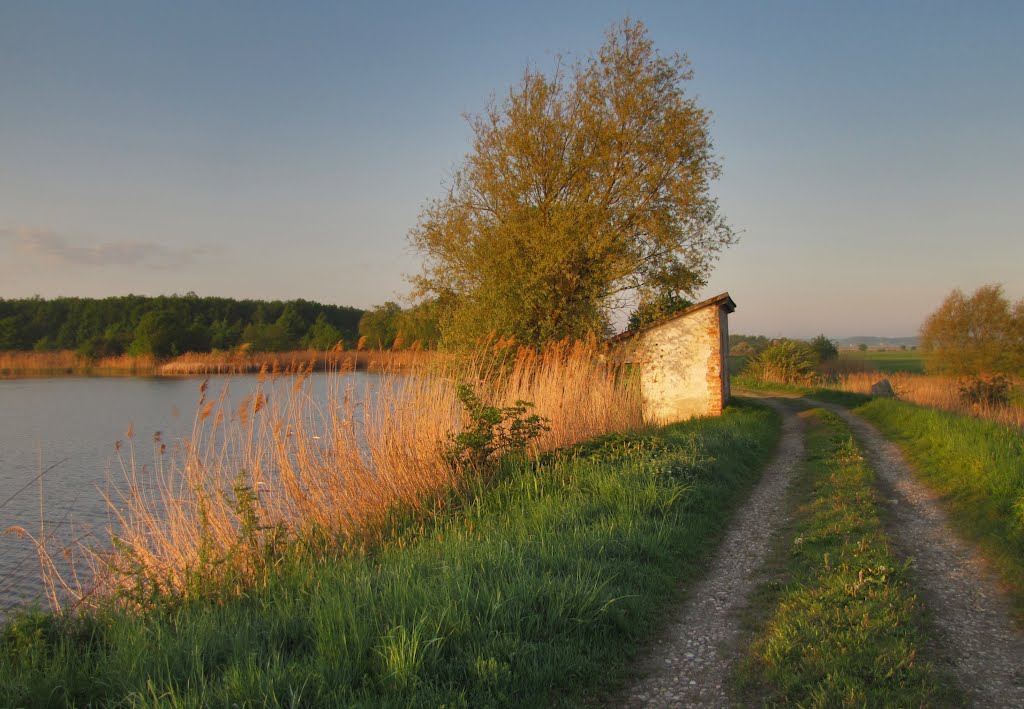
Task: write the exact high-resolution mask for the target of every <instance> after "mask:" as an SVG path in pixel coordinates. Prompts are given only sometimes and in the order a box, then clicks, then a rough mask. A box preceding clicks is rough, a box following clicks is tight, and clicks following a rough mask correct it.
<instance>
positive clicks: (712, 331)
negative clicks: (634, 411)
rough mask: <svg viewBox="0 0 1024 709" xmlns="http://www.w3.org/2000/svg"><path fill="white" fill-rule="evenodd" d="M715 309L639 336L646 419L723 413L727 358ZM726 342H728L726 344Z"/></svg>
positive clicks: (721, 314)
mask: <svg viewBox="0 0 1024 709" xmlns="http://www.w3.org/2000/svg"><path fill="white" fill-rule="evenodd" d="M726 317H727V316H726V314H725V313H724V309H722V308H719V307H717V306H712V307H707V308H702V309H701V310H698V311H696V312H694V313H690V314H689V315H686V316H684V317H681V318H678V319H676V320H672V321H670V322H667V323H665V324H663V325H660V326H658V327H655V328H653V329H651V330H648V331H647V332H642V333H640V334H639V335H638V336H637V339H638V342H637V343H635V345H636V347H637V353H638V355H639V357H638V359H639V363H640V387H641V393H642V396H643V406H644V417H645V418H646V419H647V420H648V421H650V422H652V423H658V424H664V423H670V422H672V421H681V420H684V419H688V418H691V417H693V416H706V415H708V414H719V413H721V410H722V375H723V373H724V372H725V367H726V366H727V362H726V361H725V359H724V357H723V352H724V351H727V350H724V349H723V347H722V338H723V337H726V338H727V337H728V333H727V331H725V332H723V328H722V327H721V323H720V320H724V319H725V318H726ZM726 342H728V340H726Z"/></svg>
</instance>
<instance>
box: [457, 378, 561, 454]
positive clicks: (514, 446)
mask: <svg viewBox="0 0 1024 709" xmlns="http://www.w3.org/2000/svg"><path fill="white" fill-rule="evenodd" d="M457 391H458V395H459V401H461V402H462V406H463V407H464V409H465V415H466V418H467V419H468V422H467V425H466V427H465V429H464V430H463V431H462V433H459V434H458V435H455V436H452V440H451V447H450V449H449V451H448V459H449V460H450V461H451V463H452V464H453V465H455V466H457V467H470V468H473V469H475V470H485V469H487V468H488V467H490V466H491V465H492V464H493V462H494V461H495V460H496V459H497V458H499V457H501V456H502V455H504V454H506V453H523V452H525V451H526V447H527V446H528V445H529V444H530V442H531V441H533V440H534V439H536V438H537V437H538V436H539V435H540V434H542V433H544V432H545V431H549V430H551V427H550V426H548V423H549V422H550V421H549V420H548V419H546V418H543V417H541V416H538V415H537V414H532V415H530V416H527V415H526V410H527V409H528V408H531V407H532V406H533V404H532V403H530V402H529V401H516V403H515V406H506V407H504V408H499V407H497V406H488V405H486V404H484V403H483V402H482V401H480V397H478V396H477V395H476V392H474V391H473V387H471V386H470V385H468V384H460V385H459V386H458V390H457Z"/></svg>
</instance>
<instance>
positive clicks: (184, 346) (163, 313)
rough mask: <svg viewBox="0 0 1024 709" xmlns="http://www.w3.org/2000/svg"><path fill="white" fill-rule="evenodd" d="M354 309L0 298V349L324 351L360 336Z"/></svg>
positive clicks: (189, 299) (195, 299) (188, 298)
mask: <svg viewBox="0 0 1024 709" xmlns="http://www.w3.org/2000/svg"><path fill="white" fill-rule="evenodd" d="M363 314H364V311H363V310H360V309H358V308H353V307H348V306H339V305H325V304H323V303H316V302H313V301H308V300H289V301H280V300H269V301H268V300H236V299H233V298H219V297H200V296H197V295H195V294H194V293H188V294H186V295H170V296H155V297H150V296H141V295H127V296H114V297H109V298H76V297H64V298H54V299H45V298H40V297H34V298H22V299H10V300H5V299H2V298H0V350H19V351H36V352H52V351H59V350H73V351H75V352H77V353H79V354H81V355H83V356H85V357H90V358H99V357H113V356H118V355H122V354H131V355H152V356H154V357H171V356H174V355H179V354H183V353H185V352H211V351H214V350H232V349H235V348H237V347H239V346H240V345H242V344H248V345H249V347H250V349H252V350H254V351H261V352H275V351H287V350H295V349H310V348H311V349H320V350H326V349H330V348H332V347H334V346H336V345H337V344H338V343H339V342H340V343H342V345H343V346H346V347H353V346H355V344H356V341H357V340H358V338H359V321H360V319H361V318H362V317H363Z"/></svg>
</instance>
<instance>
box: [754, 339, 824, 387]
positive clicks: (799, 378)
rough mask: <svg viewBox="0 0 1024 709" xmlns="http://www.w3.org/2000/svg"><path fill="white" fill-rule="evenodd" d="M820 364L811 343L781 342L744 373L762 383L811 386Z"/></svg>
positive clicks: (768, 350)
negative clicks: (816, 368)
mask: <svg viewBox="0 0 1024 709" xmlns="http://www.w3.org/2000/svg"><path fill="white" fill-rule="evenodd" d="M820 362H821V359H820V357H819V356H818V353H817V351H816V350H815V349H814V347H812V346H811V344H810V343H807V342H799V341H797V340H780V341H779V342H775V343H773V344H772V345H771V346H770V347H769V348H768V349H766V350H765V351H764V352H762V353H761V354H759V355H758V356H757V357H755V358H754V359H753V360H752V361H751V362H750V364H748V365H747V368H746V370H745V372H744V373H745V374H747V375H748V376H752V377H754V378H755V379H757V380H758V381H761V382H773V383H777V384H809V383H810V382H811V381H812V380H813V379H814V373H815V367H817V366H818V364H819V363H820Z"/></svg>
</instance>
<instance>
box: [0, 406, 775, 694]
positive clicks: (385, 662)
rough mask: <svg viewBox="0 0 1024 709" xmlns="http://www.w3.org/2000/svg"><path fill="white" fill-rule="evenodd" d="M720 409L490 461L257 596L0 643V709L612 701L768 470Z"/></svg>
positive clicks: (38, 624) (760, 428)
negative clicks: (488, 473) (661, 616)
mask: <svg viewBox="0 0 1024 709" xmlns="http://www.w3.org/2000/svg"><path fill="white" fill-rule="evenodd" d="M778 431H779V421H778V417H777V416H776V415H775V414H773V413H771V412H769V411H767V410H765V409H763V408H760V407H756V406H749V405H740V406H734V407H729V408H728V409H727V410H726V412H725V415H724V416H722V417H720V418H715V419H698V420H693V421H690V422H687V423H684V424H678V425H674V426H671V427H668V428H666V429H663V430H659V431H657V432H654V433H650V434H644V435H639V434H637V435H618V436H610V437H605V438H602V439H599V440H596V441H593V442H590V443H588V444H586V445H581V446H578V447H576V448H575V449H573V450H572V451H568V452H563V453H560V454H557V455H549V456H547V457H546V458H545V460H544V461H542V462H540V463H537V464H534V465H529V464H518V465H516V464H511V463H509V464H506V465H505V466H504V467H503V468H502V470H501V471H499V473H497V475H496V476H495V477H494V478H493V479H492V480H491V481H490V482H488V483H486V484H485V483H483V482H478V483H476V484H475V485H474V486H471V489H468V490H464V491H462V492H461V493H458V494H456V493H452V494H451V495H450V496H449V497H448V498H446V499H444V500H441V501H439V502H438V504H436V505H434V506H432V509H434V512H433V513H431V514H429V515H426V516H425V515H423V514H419V515H412V514H404V515H403V514H396V515H395V518H394V522H393V525H392V526H391V527H390V534H388V535H387V540H386V541H385V542H383V543H382V544H381V545H380V546H378V547H376V548H374V549H372V550H369V551H363V552H350V553H347V554H337V553H333V554H324V553H321V552H318V551H316V550H317V549H322V548H323V547H322V546H321V545H311V546H310V547H308V548H306V549H304V550H303V549H299V548H295V549H292V550H291V551H290V552H289V553H288V554H285V555H282V556H281V557H279V558H276V559H273V560H272V563H271V564H270V566H268V569H267V573H266V575H265V577H264V578H263V581H262V582H261V583H258V584H256V585H255V586H253V587H251V588H244V589H240V590H236V591H235V592H233V593H227V594H225V593H216V592H214V590H213V589H211V590H210V594H209V597H207V598H197V599H194V600H190V601H188V602H181V601H175V600H173V599H166V598H161V599H156V600H155V602H154V603H153V604H152V605H151V606H149V607H147V609H146V610H145V612H142V613H137V614H134V615H129V614H126V613H124V612H122V611H118V610H116V609H115V608H113V607H108V608H105V609H101V610H100V611H99V612H97V613H95V614H90V615H86V616H83V617H80V618H77V619H71V620H66V621H65V620H59V619H57V618H55V617H53V616H50V615H47V614H28V613H26V614H23V615H20V616H18V617H16V618H15V619H14V621H13V622H12V623H11V624H10V625H9V626H7V628H5V629H4V630H3V633H2V638H0V706H8V705H10V706H17V705H26V706H68V705H79V706H84V705H87V704H94V705H99V704H103V705H106V704H116V705H125V706H140V707H145V706H158V705H159V706H174V707H200V706H231V705H237V706H239V707H245V706H281V705H289V706H291V705H302V706H330V707H334V706H366V707H377V706H473V707H476V706H530V705H533V706H559V705H561V706H577V705H579V704H580V703H581V702H584V701H594V698H595V697H601V696H604V695H603V693H604V692H611V691H614V690H615V688H616V686H617V683H619V682H622V681H624V679H625V678H626V672H627V670H626V667H627V660H628V658H629V657H630V655H631V653H633V652H634V651H635V650H636V648H637V647H638V645H639V644H640V643H641V642H642V641H643V640H644V638H645V636H646V635H647V634H648V633H649V632H651V631H652V629H653V625H654V623H655V620H656V618H657V617H658V613H659V612H660V609H661V608H662V606H663V605H664V604H665V603H666V602H668V601H669V600H671V599H673V598H674V597H676V596H677V595H678V593H679V583H680V581H683V582H687V581H690V580H692V579H695V578H696V577H698V576H699V575H700V574H701V573H702V572H703V570H704V568H705V566H706V563H707V561H708V559H709V557H710V555H711V553H712V552H713V550H714V548H715V545H716V544H717V542H718V541H719V539H720V537H721V535H722V534H723V532H724V530H725V529H726V527H727V526H728V524H729V521H730V517H731V514H732V512H733V510H734V509H735V507H736V506H737V504H738V503H739V502H740V501H741V500H742V499H743V498H744V497H745V495H746V494H747V492H748V491H749V489H750V487H751V486H752V485H753V483H754V482H755V481H756V479H757V478H758V477H759V475H760V470H761V469H762V467H763V465H764V463H765V462H766V460H767V459H768V458H769V457H770V455H771V453H772V449H773V448H774V443H775V441H776V440H777V437H778Z"/></svg>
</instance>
